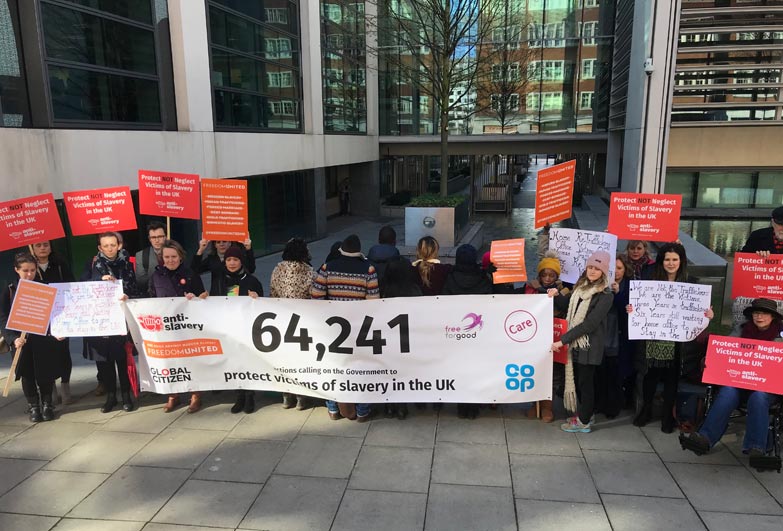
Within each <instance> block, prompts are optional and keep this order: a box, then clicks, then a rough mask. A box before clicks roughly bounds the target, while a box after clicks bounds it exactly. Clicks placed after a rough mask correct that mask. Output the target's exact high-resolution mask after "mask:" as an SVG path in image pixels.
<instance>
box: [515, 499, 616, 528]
mask: <svg viewBox="0 0 783 531" xmlns="http://www.w3.org/2000/svg"><path fill="white" fill-rule="evenodd" d="M517 522H518V523H519V528H520V529H575V530H576V529H578V530H579V531H610V530H611V529H612V527H611V526H610V525H609V520H608V519H607V518H606V512H605V511H604V508H603V507H602V506H601V504H597V503H572V502H558V501H543V500H519V499H518V500H517Z"/></svg>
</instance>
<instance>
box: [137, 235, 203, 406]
mask: <svg viewBox="0 0 783 531" xmlns="http://www.w3.org/2000/svg"><path fill="white" fill-rule="evenodd" d="M160 254H161V257H162V258H163V265H162V266H160V265H159V266H157V267H156V268H155V271H154V272H153V273H152V276H151V277H150V287H149V289H150V295H152V296H153V297H185V298H186V299H188V300H191V299H194V298H199V299H206V298H207V292H206V290H205V289H204V283H203V282H201V277H200V276H199V275H197V274H196V273H194V272H193V271H192V270H190V269H189V268H187V267H186V266H184V265H183V264H184V262H185V249H183V248H182V246H181V245H180V244H179V243H178V242H175V241H174V240H166V241H165V243H164V244H163V247H162V248H161V251H160ZM179 404H180V399H179V395H178V394H173V395H169V399H168V402H167V403H166V405H165V406H164V407H163V411H164V412H165V413H170V412H171V411H174V410H175V409H176V408H177V406H179ZM200 409H201V393H197V392H195V393H191V395H190V404H189V405H188V413H195V412H196V411H198V410H200Z"/></svg>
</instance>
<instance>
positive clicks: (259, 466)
mask: <svg viewBox="0 0 783 531" xmlns="http://www.w3.org/2000/svg"><path fill="white" fill-rule="evenodd" d="M287 449H288V443H287V442H283V441H258V440H250V439H226V440H224V441H223V442H222V443H220V444H219V445H218V447H217V448H215V451H213V452H212V453H211V454H210V455H209V457H207V459H206V460H205V461H204V462H203V463H202V464H201V466H200V467H199V468H198V470H196V472H195V474H193V477H194V478H195V479H208V480H218V481H239V482H247V483H264V482H265V481H266V480H267V478H268V477H269V475H270V474H271V473H272V471H273V470H274V469H275V467H276V466H277V463H278V462H279V461H280V458H281V457H283V454H284V453H285V451H286V450H287Z"/></svg>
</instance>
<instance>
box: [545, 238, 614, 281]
mask: <svg viewBox="0 0 783 531" xmlns="http://www.w3.org/2000/svg"><path fill="white" fill-rule="evenodd" d="M549 249H551V250H552V251H555V252H557V256H558V258H560V280H562V281H563V282H570V283H572V284H573V283H575V282H576V281H577V280H578V279H579V275H581V274H582V271H584V270H585V264H586V263H587V259H588V258H590V255H591V254H593V253H594V252H595V251H606V252H607V253H609V256H612V257H613V256H616V254H617V236H615V235H614V234H609V233H608V232H595V231H589V230H579V229H550V230H549ZM615 267H616V264H615V261H614V260H610V261H609V282H610V283H611V282H612V281H613V280H614V270H615Z"/></svg>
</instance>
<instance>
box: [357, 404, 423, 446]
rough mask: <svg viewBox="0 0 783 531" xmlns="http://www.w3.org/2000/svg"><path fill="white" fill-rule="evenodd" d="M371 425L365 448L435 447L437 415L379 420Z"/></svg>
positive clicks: (413, 415)
mask: <svg viewBox="0 0 783 531" xmlns="http://www.w3.org/2000/svg"><path fill="white" fill-rule="evenodd" d="M369 424H370V431H369V432H368V433H367V437H366V438H365V439H364V444H365V446H367V445H369V446H401V447H408V448H432V447H433V446H435V427H436V426H437V424H438V418H437V416H435V415H415V414H413V413H412V415H411V416H409V417H408V418H407V419H405V420H397V419H377V420H373V421H372V422H370V423H369Z"/></svg>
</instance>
